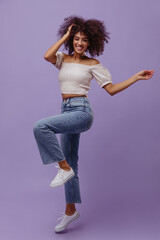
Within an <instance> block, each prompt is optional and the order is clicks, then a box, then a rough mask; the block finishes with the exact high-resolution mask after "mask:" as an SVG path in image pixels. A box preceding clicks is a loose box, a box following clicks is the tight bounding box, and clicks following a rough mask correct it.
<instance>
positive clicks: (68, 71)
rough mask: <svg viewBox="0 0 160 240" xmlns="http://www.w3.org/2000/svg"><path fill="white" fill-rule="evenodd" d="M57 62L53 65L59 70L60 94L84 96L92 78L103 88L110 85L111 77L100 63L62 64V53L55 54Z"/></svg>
mask: <svg viewBox="0 0 160 240" xmlns="http://www.w3.org/2000/svg"><path fill="white" fill-rule="evenodd" d="M56 56H57V61H56V63H55V64H54V66H55V67H57V68H58V69H59V74H58V79H59V83H60V89H61V93H63V94H83V95H86V94H87V93H88V91H89V89H90V83H91V80H92V79H93V78H95V80H96V81H97V83H98V84H99V85H100V86H101V87H103V86H104V85H106V84H108V83H112V76H111V74H110V72H109V70H108V69H107V68H106V67H103V65H102V64H101V63H99V64H95V65H85V64H79V63H68V62H63V53H62V52H57V53H56Z"/></svg>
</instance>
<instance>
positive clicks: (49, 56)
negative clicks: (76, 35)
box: [44, 24, 75, 64]
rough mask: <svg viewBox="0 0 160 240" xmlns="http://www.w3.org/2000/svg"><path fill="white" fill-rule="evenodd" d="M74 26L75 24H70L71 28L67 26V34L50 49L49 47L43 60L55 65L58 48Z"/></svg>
mask: <svg viewBox="0 0 160 240" xmlns="http://www.w3.org/2000/svg"><path fill="white" fill-rule="evenodd" d="M74 25H75V24H72V25H71V26H69V28H68V31H67V33H66V34H64V36H63V37H62V38H61V39H59V40H58V41H57V42H56V43H55V44H54V45H53V46H52V47H50V48H49V49H48V50H47V52H46V53H45V55H44V59H45V60H47V61H48V62H51V63H53V64H55V63H56V60H57V56H56V55H55V54H56V52H57V51H58V49H59V48H60V46H61V45H62V44H63V43H64V42H65V41H66V40H67V39H68V38H69V36H70V33H71V29H72V26H74Z"/></svg>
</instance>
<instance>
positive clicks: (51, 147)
mask: <svg viewBox="0 0 160 240" xmlns="http://www.w3.org/2000/svg"><path fill="white" fill-rule="evenodd" d="M58 35H60V36H61V38H60V39H59V40H58V41H57V42H56V43H55V44H54V45H53V46H52V47H51V48H49V49H48V51H47V52H46V53H45V56H44V58H45V60H47V61H48V62H50V63H52V64H54V65H55V67H57V68H58V69H59V82H60V88H61V94H62V98H63V100H62V105H61V114H60V115H56V116H50V117H48V118H44V119H41V120H39V121H37V122H36V123H35V124H34V135H35V139H36V141H37V145H38V148H39V152H40V156H41V158H42V161H43V164H49V163H53V162H57V163H58V166H56V167H58V173H57V175H56V177H55V178H54V179H53V181H52V182H51V183H50V186H51V187H57V186H60V185H62V184H64V187H65V198H66V211H65V214H64V215H63V216H62V221H61V222H60V223H59V224H58V225H57V226H56V227H55V232H61V231H63V230H64V229H66V227H67V226H68V225H69V224H70V223H71V222H72V221H73V220H75V219H77V218H78V217H79V213H78V212H77V211H76V208H75V203H81V196H80V189H79V178H78V147H79V140H80V133H81V132H84V131H87V130H88V129H90V127H91V126H92V123H93V119H94V115H93V111H92V108H91V106H90V102H89V100H88V98H87V93H88V91H89V86H90V82H91V80H92V78H95V79H96V81H97V83H98V84H99V85H100V86H101V88H103V89H104V90H106V91H107V92H108V93H109V94H110V95H114V94H116V93H118V92H120V91H122V90H124V89H126V88H128V87H129V86H130V85H132V84H133V83H135V82H137V81H139V80H142V79H144V80H145V79H146V80H147V79H150V78H151V77H152V76H153V73H154V71H153V70H143V71H141V72H139V73H137V74H135V75H134V76H132V77H131V78H129V79H128V80H125V81H123V82H120V83H117V84H112V76H111V74H110V72H109V71H108V69H107V68H105V67H103V66H102V64H101V63H100V62H99V61H98V60H97V59H95V58H93V57H94V56H99V55H100V54H102V53H103V50H104V43H105V42H106V43H108V39H109V33H108V32H107V31H106V28H105V26H104V24H103V22H102V21H99V20H96V19H89V20H84V19H83V18H81V17H77V16H70V17H68V18H65V19H64V23H63V24H62V25H61V26H60V29H59V31H58ZM62 44H64V45H65V49H66V50H68V54H65V53H62V52H59V51H58V49H59V48H60V47H61V45H62ZM87 51H88V52H89V54H90V55H91V58H89V57H88V56H86V55H85V52H87ZM57 133H60V141H61V147H60V145H59V142H58V141H57V138H56V134H57Z"/></svg>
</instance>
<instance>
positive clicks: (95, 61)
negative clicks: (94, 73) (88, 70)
mask: <svg viewBox="0 0 160 240" xmlns="http://www.w3.org/2000/svg"><path fill="white" fill-rule="evenodd" d="M91 63H92V64H91V65H96V64H99V63H100V62H99V61H98V60H97V59H94V58H91Z"/></svg>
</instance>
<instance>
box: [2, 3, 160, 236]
mask: <svg viewBox="0 0 160 240" xmlns="http://www.w3.org/2000/svg"><path fill="white" fill-rule="evenodd" d="M159 8H160V3H159V1H158V0H157V1H156V0H152V1H151V0H147V1H146V0H134V1H132V0H121V1H119V0H106V1H103V0H98V1H93V0H92V1H91V0H90V1H86V0H81V1H73V0H69V1H62V0H58V1H53V0H52V1H51V0H49V1H42V0H39V1H33V0H32V1H31V0H14V1H9V0H5V1H4V0H1V2H0V27H1V28H0V29H1V34H0V35H1V37H0V48H1V49H0V56H1V62H0V66H1V71H0V79H1V88H0V91H1V92H0V104H1V124H0V131H1V134H0V136H1V142H0V147H1V149H0V153H1V157H0V159H1V161H0V229H1V230H0V239H3V240H21V239H23V240H42V239H43V240H44V239H45V240H50V239H69V240H71V239H76V240H77V239H78V240H79V239H84V240H86V239H95V240H97V239H100V240H101V239H102V240H103V239H109V240H115V239H116V240H117V239H118V240H121V239H122V240H139V239H140V240H142V239H145V240H148V239H154V240H157V239H159V238H160V228H159V226H160V204H159V203H160V187H159V182H160V174H159V173H160V161H159V160H160V147H159V143H160V128H159V123H160V113H159V100H160V94H159V88H160V83H159V71H158V70H159V69H158V68H159V61H160V49H159V42H160V26H159V23H160V14H159ZM72 14H77V15H80V16H83V17H84V18H97V19H100V20H102V21H104V23H105V25H106V27H107V29H108V31H109V32H111V35H110V36H111V40H110V43H109V44H108V45H106V48H105V51H104V54H103V56H100V57H99V58H98V59H99V61H100V62H101V63H102V64H103V65H104V66H106V67H107V68H108V69H109V70H110V72H111V74H112V77H113V83H118V82H121V81H123V80H126V79H128V78H129V77H131V76H132V75H134V74H136V73H137V72H139V71H141V70H143V69H149V70H150V69H154V70H155V74H154V77H153V78H152V79H151V80H149V81H140V82H137V83H136V84H134V85H132V86H131V87H129V88H128V89H127V90H125V91H123V92H121V93H118V94H117V95H115V96H110V95H109V94H107V92H106V91H105V90H103V89H101V88H100V86H99V85H98V84H97V83H96V81H95V80H93V81H92V83H91V90H90V92H89V95H88V97H89V99H90V102H91V105H92V108H93V110H94V113H95V121H94V124H93V126H92V128H91V129H90V130H89V131H88V132H85V133H83V134H82V135H81V143H80V151H79V156H80V159H79V176H80V188H81V196H82V204H77V205H76V206H77V210H78V211H79V212H80V215H81V217H80V218H79V219H78V220H77V221H75V222H74V223H73V224H72V225H71V226H70V227H69V229H68V230H69V231H67V232H66V233H65V234H60V235H56V234H55V233H54V226H55V224H57V222H56V219H57V218H58V217H59V216H60V213H61V212H62V211H64V210H65V198H64V189H63V186H61V187H59V188H56V189H51V188H49V183H50V181H51V180H52V179H53V177H54V176H55V174H56V171H57V170H56V168H55V167H54V164H52V165H47V166H43V165H42V161H41V159H40V155H39V152H38V149H37V146H36V142H35V139H34V136H33V131H32V128H33V123H34V122H35V121H37V120H39V119H41V118H44V117H48V116H51V115H55V114H59V113H60V104H61V94H60V91H59V85H58V70H57V69H56V68H55V67H54V66H53V65H52V64H50V63H48V62H47V61H45V60H44V58H43V56H44V54H45V52H46V51H47V50H48V48H49V47H51V46H52V45H53V44H54V43H55V42H56V41H57V40H58V38H57V35H56V34H57V30H58V27H59V25H60V24H61V23H62V22H63V19H64V17H67V16H69V15H72ZM60 50H62V51H63V47H61V48H60ZM58 138H59V137H58Z"/></svg>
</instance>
